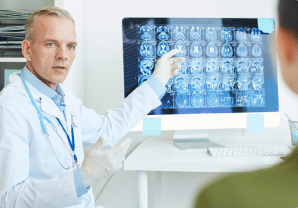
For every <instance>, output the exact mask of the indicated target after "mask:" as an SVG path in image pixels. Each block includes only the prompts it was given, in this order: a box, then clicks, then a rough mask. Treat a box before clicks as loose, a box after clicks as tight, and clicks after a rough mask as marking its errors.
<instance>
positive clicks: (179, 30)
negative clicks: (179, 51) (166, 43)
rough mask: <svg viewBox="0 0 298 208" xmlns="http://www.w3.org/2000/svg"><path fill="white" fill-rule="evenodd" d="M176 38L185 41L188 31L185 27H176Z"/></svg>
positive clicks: (174, 31)
mask: <svg viewBox="0 0 298 208" xmlns="http://www.w3.org/2000/svg"><path fill="white" fill-rule="evenodd" d="M173 33H174V37H175V39H176V40H184V39H185V36H186V30H185V28H184V27H183V26H180V27H179V26H176V27H174V30H173Z"/></svg>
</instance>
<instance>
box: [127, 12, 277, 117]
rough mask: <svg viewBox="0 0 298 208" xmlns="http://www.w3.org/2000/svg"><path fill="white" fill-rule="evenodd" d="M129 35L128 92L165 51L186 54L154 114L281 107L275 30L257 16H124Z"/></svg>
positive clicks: (151, 113)
mask: <svg viewBox="0 0 298 208" xmlns="http://www.w3.org/2000/svg"><path fill="white" fill-rule="evenodd" d="M123 37H125V40H126V41H123V49H124V53H123V57H124V58H123V59H124V81H125V83H124V84H125V96H128V95H129V93H130V92H132V91H133V90H134V89H135V88H136V87H138V86H140V85H141V84H143V83H144V82H146V80H147V79H149V78H150V76H152V73H153V72H154V67H155V64H156V62H157V60H158V59H159V58H160V57H161V56H162V55H164V54H165V53H167V52H169V51H170V50H173V49H178V50H179V52H178V53H177V54H176V55H175V56H176V57H184V58H185V61H184V62H180V63H176V64H178V65H180V66H181V70H179V71H178V73H177V75H176V76H174V77H172V78H171V79H170V80H169V81H168V83H167V84H166V85H165V89H166V91H165V94H164V96H163V97H162V98H161V102H162V105H160V106H159V107H158V108H156V109H154V110H152V111H151V112H150V113H149V114H150V115H154V114H180V113H183V114H191V113H231V112H239V113H241V112H271V111H278V97H277V94H278V93H277V82H276V80H277V77H276V73H274V71H276V61H275V60H272V59H271V54H270V44H271V42H270V40H271V39H272V38H273V34H271V33H264V32H263V31H262V30H261V29H260V28H259V26H258V21H257V19H256V18H255V19H237V18H124V19H123ZM127 40H129V41H127Z"/></svg>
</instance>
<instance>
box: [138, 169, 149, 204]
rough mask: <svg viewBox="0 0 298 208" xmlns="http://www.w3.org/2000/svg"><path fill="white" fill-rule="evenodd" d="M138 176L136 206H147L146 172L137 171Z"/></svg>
mask: <svg viewBox="0 0 298 208" xmlns="http://www.w3.org/2000/svg"><path fill="white" fill-rule="evenodd" d="M137 175H138V176H137V177H138V208H148V173H147V171H137Z"/></svg>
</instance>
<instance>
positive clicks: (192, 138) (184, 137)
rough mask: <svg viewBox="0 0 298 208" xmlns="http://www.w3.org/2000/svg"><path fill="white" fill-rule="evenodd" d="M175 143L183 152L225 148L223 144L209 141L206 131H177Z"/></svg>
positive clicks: (174, 137) (174, 138)
mask: <svg viewBox="0 0 298 208" xmlns="http://www.w3.org/2000/svg"><path fill="white" fill-rule="evenodd" d="M173 142H174V144H175V145H176V146H177V147H178V148H179V149H182V150H186V149H202V148H208V147H224V146H223V145H221V144H217V143H214V142H211V141H210V140H209V139H208V132H207V131H206V130H175V132H174V136H173Z"/></svg>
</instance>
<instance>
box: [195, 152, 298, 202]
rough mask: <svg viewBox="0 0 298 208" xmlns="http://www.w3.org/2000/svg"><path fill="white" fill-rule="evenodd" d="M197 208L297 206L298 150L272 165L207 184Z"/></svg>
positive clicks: (233, 174) (199, 196)
mask: <svg viewBox="0 0 298 208" xmlns="http://www.w3.org/2000/svg"><path fill="white" fill-rule="evenodd" d="M194 207H195V208H205V207H225V208H226V207H229V208H232V207H234V208H235V207H249V208H250V207H258V208H260V207H261V208H275V207H281V208H291V207H293V208H297V207H298V149H297V148H296V149H295V150H293V152H292V153H291V154H290V155H289V157H288V158H286V159H285V161H283V162H281V163H279V164H277V165H275V166H273V167H271V168H266V169H262V170H257V171H253V172H244V173H232V174H230V175H228V176H225V177H224V178H221V179H219V180H217V181H215V182H213V183H211V184H208V185H207V186H206V187H204V188H203V189H202V191H200V193H199V195H198V197H197V199H196V202H195V206H194Z"/></svg>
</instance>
